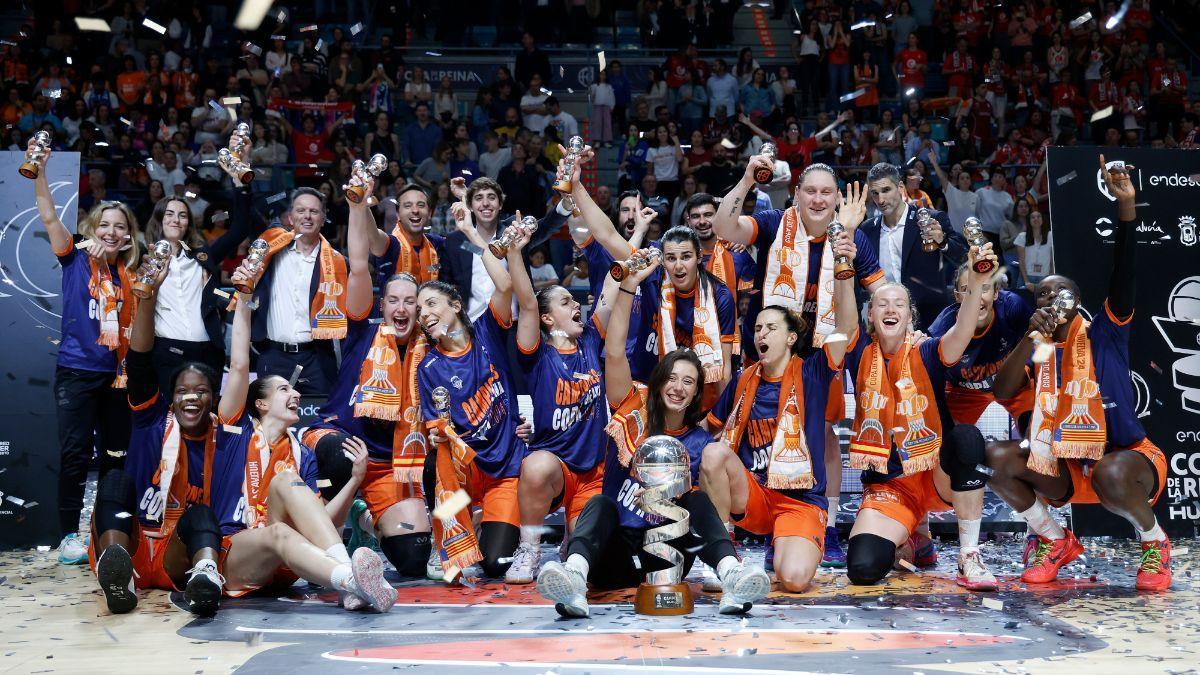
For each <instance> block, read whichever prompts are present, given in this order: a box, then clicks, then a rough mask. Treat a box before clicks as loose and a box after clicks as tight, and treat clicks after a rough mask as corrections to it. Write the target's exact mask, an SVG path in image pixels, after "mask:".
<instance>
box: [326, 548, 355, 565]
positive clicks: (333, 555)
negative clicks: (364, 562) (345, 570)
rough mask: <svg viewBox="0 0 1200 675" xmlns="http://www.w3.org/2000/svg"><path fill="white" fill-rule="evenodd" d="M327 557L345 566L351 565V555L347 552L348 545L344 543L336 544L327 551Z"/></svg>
mask: <svg viewBox="0 0 1200 675" xmlns="http://www.w3.org/2000/svg"><path fill="white" fill-rule="evenodd" d="M325 557H326V558H329V559H330V560H332V561H334V562H336V563H342V564H343V565H349V564H350V553H349V552H348V551H346V545H345V544H342V543H337V544H334V545H333V546H330V547H329V548H327V549H325Z"/></svg>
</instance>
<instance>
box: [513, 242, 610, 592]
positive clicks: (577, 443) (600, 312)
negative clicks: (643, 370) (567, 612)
mask: <svg viewBox="0 0 1200 675" xmlns="http://www.w3.org/2000/svg"><path fill="white" fill-rule="evenodd" d="M572 226H574V225H572ZM508 256H509V258H508V269H509V271H510V272H511V274H512V283H513V290H514V292H515V293H516V295H517V302H518V304H519V306H520V309H521V312H520V315H519V316H518V318H517V348H518V353H517V365H518V366H519V368H520V370H519V371H517V372H520V373H521V374H522V375H523V376H524V377H525V379H526V381H527V382H528V384H529V391H530V393H531V394H532V396H533V428H534V435H533V439H532V441H531V442H530V444H529V449H530V453H529V454H528V455H526V456H525V459H524V460H523V461H522V462H521V478H520V481H519V482H518V483H517V502H518V505H519V507H520V511H521V545H520V546H518V547H517V552H516V555H514V556H513V563H512V566H511V567H509V568H508V572H507V573H506V574H505V575H504V580H505V582H506V583H510V584H527V583H530V582H532V581H533V579H534V576H535V575H536V574H537V570H538V562H539V557H540V554H539V545H540V543H541V531H542V529H543V522H544V521H545V519H546V514H547V513H549V512H550V511H553V510H554V509H555V508H557V506H558V505H559V504H562V505H563V506H564V507H566V511H567V522H566V524H567V533H568V534H569V533H570V532H571V531H572V530H573V529H574V526H575V519H576V518H578V517H579V513H580V512H581V511H582V510H583V507H584V505H586V504H587V502H588V500H589V499H591V498H592V497H593V496H595V495H597V494H599V493H600V490H601V487H602V481H603V478H604V464H603V462H604V439H605V436H604V425H605V423H607V422H608V415H607V414H606V412H607V411H606V410H605V409H604V405H605V403H604V388H603V382H604V326H605V324H606V323H607V321H608V315H609V307H610V305H609V304H608V303H606V302H605V299H604V298H603V297H602V298H600V299H599V300H598V301H597V303H596V306H597V309H596V311H595V313H594V314H592V318H591V319H590V320H589V321H588V323H587V325H586V326H585V325H584V321H583V315H582V313H581V311H580V306H579V303H578V302H576V301H575V299H574V298H573V297H572V296H571V292H570V291H568V290H567V289H565V288H563V287H562V286H550V287H549V288H546V289H544V290H541V291H538V292H537V293H536V294H535V293H534V292H533V284H532V282H531V281H530V279H529V274H528V273H527V272H526V270H525V264H524V262H523V261H522V252H521V250H520V249H518V248H517V247H515V246H514V247H512V248H510V249H509V251H508Z"/></svg>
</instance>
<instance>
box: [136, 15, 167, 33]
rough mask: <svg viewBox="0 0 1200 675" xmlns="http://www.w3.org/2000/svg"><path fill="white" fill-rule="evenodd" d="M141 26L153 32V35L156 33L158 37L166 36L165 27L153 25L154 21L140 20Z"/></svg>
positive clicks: (157, 24)
mask: <svg viewBox="0 0 1200 675" xmlns="http://www.w3.org/2000/svg"><path fill="white" fill-rule="evenodd" d="M142 25H143V26H145V27H146V28H149V29H150V30H152V31H154V32H155V33H158V34H159V35H166V34H167V27H166V26H164V25H162V24H159V23H155V22H154V21H151V20H150V19H142Z"/></svg>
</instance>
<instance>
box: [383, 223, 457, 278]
mask: <svg viewBox="0 0 1200 675" xmlns="http://www.w3.org/2000/svg"><path fill="white" fill-rule="evenodd" d="M445 241H446V240H445V238H443V237H441V236H440V235H436V234H433V233H432V232H426V233H425V241H424V242H422V243H421V246H416V247H414V248H413V255H414V257H415V256H416V255H417V254H419V253H420V251H421V248H422V247H423V246H433V250H434V251H435V252H437V254H438V256H439V257H440V256H441V255H442V246H443V244H444V243H445ZM374 261H375V285H377V286H379V288H381V289H382V288H383V287H385V286H387V280H388V279H391V278H392V275H393V274H399V273H400V272H408V273H409V274H413V272H414V271H413V270H401V269H396V264H397V263H398V262H399V261H400V241H399V240H398V239H396V236H395V235H394V234H388V246H387V250H386V251H384V252H383V255H381V256H378V257H375V258H374ZM436 271H437V270H423V271H422V274H423V276H422V277H421V278H429V275H430V273H431V272H436ZM413 276H414V277H415V276H417V275H416V274H413ZM433 278H435V279H436V278H437V275H436V274H434V275H433Z"/></svg>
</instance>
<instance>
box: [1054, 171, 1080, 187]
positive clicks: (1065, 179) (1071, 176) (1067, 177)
mask: <svg viewBox="0 0 1200 675" xmlns="http://www.w3.org/2000/svg"><path fill="white" fill-rule="evenodd" d="M1078 177H1079V174H1078V173H1076V172H1075V171H1072V172H1071V173H1068V174H1066V175H1065V176H1060V177H1059V178H1058V179H1057V180H1055V181H1054V182H1055V183H1057V184H1058V185H1060V186H1062V185H1066V184H1067V183H1070V182H1071V181H1073V180H1075V179H1076V178H1078Z"/></svg>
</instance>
